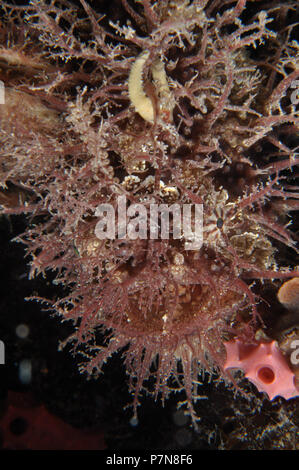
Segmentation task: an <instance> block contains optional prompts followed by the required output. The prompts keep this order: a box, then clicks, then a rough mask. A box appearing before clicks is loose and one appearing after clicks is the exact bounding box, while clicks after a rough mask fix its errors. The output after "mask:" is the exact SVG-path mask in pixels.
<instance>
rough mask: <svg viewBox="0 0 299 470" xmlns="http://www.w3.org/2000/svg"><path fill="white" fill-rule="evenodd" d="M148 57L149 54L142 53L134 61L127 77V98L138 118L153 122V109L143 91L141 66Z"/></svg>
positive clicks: (146, 52)
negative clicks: (138, 115)
mask: <svg viewBox="0 0 299 470" xmlns="http://www.w3.org/2000/svg"><path fill="white" fill-rule="evenodd" d="M148 57H149V52H148V51H144V52H142V53H141V54H140V55H139V56H138V57H137V59H136V60H135V62H134V64H133V66H132V68H131V72H130V75H129V83H128V87H129V97H130V100H131V102H132V104H133V105H134V106H135V109H136V111H137V113H138V114H140V116H141V117H142V118H143V119H145V120H146V121H149V122H153V121H154V107H153V104H152V102H151V100H150V99H149V98H148V96H146V94H145V93H144V91H143V81H142V72H143V66H144V64H145V62H146V61H147V59H148Z"/></svg>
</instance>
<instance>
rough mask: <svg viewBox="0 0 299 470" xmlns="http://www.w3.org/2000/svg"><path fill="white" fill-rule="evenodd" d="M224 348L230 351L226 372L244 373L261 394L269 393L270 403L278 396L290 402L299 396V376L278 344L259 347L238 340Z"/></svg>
mask: <svg viewBox="0 0 299 470" xmlns="http://www.w3.org/2000/svg"><path fill="white" fill-rule="evenodd" d="M224 345H225V348H226V362H225V364H224V369H225V370H226V369H230V368H237V369H242V370H243V371H244V372H245V377H246V378H247V379H248V380H250V382H252V383H253V384H254V385H255V386H256V387H257V389H258V390H259V392H266V393H267V394H268V396H269V399H270V400H273V398H275V397H276V396H278V395H279V396H281V397H283V398H285V399H286V400H288V399H289V398H294V397H297V396H299V390H298V389H297V388H296V386H295V383H294V379H295V375H294V373H293V372H292V371H291V369H290V367H289V366H288V363H287V361H286V359H285V358H284V356H283V355H282V353H281V351H280V349H279V348H278V346H277V343H276V341H272V342H271V343H260V344H259V345H258V346H255V345H245V344H243V343H242V342H241V341H240V340H238V339H237V340H232V341H229V342H227V343H224Z"/></svg>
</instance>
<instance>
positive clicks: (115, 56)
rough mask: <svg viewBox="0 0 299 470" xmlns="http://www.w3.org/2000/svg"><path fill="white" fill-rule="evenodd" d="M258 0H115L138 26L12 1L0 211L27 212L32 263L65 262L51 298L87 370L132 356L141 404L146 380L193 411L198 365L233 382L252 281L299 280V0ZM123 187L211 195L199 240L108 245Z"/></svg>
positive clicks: (255, 317)
mask: <svg viewBox="0 0 299 470" xmlns="http://www.w3.org/2000/svg"><path fill="white" fill-rule="evenodd" d="M158 3H159V6H158ZM255 3H256V2H246V0H239V1H238V2H226V4H225V7H224V8H223V7H222V8H220V7H221V6H222V2H221V1H217V0H214V1H208V0H205V1H194V2H193V3H192V4H191V5H189V2H188V1H182V0H174V1H165V2H157V3H154V2H150V1H149V0H143V1H142V2H135V3H134V2H127V1H126V0H122V5H123V8H124V10H125V11H126V12H127V14H128V15H130V16H131V21H132V23H131V24H130V25H126V24H124V23H123V22H117V21H109V18H103V17H102V16H101V14H100V13H98V12H96V11H93V10H92V9H91V7H90V6H89V5H88V4H87V2H85V1H84V0H81V7H74V5H73V4H72V3H71V2H68V1H66V0H61V1H60V2H56V1H55V0H51V1H33V2H32V4H31V5H30V7H27V8H24V7H11V6H9V5H8V4H6V3H5V2H4V3H3V6H2V8H3V9H4V10H5V13H6V23H5V25H6V27H7V32H5V29H4V30H3V31H4V32H3V31H2V33H1V34H2V35H3V40H4V44H5V43H6V42H5V40H6V39H7V38H8V36H10V37H13V38H14V44H13V45H11V41H10V45H9V46H7V47H6V46H3V47H2V48H1V50H0V58H1V63H2V64H3V66H2V68H1V77H0V78H1V79H2V80H3V81H4V82H5V85H6V92H7V93H6V104H5V106H4V107H3V106H2V107H1V109H0V116H1V122H2V131H1V132H2V135H1V138H2V167H1V175H0V176H1V182H2V186H3V188H4V189H3V191H2V193H1V204H2V207H3V212H4V213H7V214H8V213H22V212H25V213H29V214H32V216H33V217H34V218H33V219H32V218H31V221H32V220H33V223H31V225H30V226H29V228H28V231H27V232H26V233H25V234H24V235H22V236H20V240H22V241H23V242H24V243H25V244H26V245H27V248H28V253H29V254H30V256H31V275H32V276H34V275H37V274H39V273H45V272H46V271H47V270H49V269H50V270H54V271H56V273H57V278H56V282H59V283H62V285H64V286H65V287H66V288H68V289H69V294H68V295H67V296H66V297H65V298H62V299H58V300H57V301H55V302H54V301H53V302H52V304H51V307H52V308H53V309H54V310H55V311H56V312H57V313H58V314H59V315H60V316H61V319H62V320H67V319H71V320H73V322H74V325H75V329H74V334H73V336H72V337H71V338H70V339H69V340H70V341H72V342H73V344H74V351H81V353H82V354H83V357H84V361H83V363H82V365H81V370H82V371H87V372H88V373H93V372H99V371H101V368H102V365H103V364H104V363H105V362H106V361H107V360H108V359H109V357H110V356H111V355H112V354H113V353H114V352H116V351H123V353H124V363H125V366H126V368H127V371H128V374H129V379H130V387H131V388H132V390H133V391H134V400H133V406H134V410H135V412H136V408H137V405H138V401H139V395H140V393H141V391H142V390H143V388H144V387H145V384H146V380H147V379H148V378H149V377H150V376H153V378H154V385H153V387H152V388H151V392H152V393H153V394H154V396H158V395H159V394H160V393H161V395H162V399H163V400H164V399H165V398H166V397H167V395H168V394H169V393H170V392H171V390H172V389H173V388H176V389H178V388H179V389H180V388H182V389H184V390H185V392H186V401H185V402H183V403H181V404H182V405H185V406H186V407H187V409H188V411H189V413H190V415H191V417H192V419H193V421H194V422H196V419H197V417H196V413H195V412H194V407H193V402H194V401H195V400H196V399H197V398H198V397H197V383H198V374H199V372H200V371H202V370H203V369H204V370H208V371H213V370H215V369H216V370H217V371H218V372H219V374H220V376H221V377H226V378H227V379H229V378H230V377H229V375H228V374H226V372H225V371H224V369H223V365H224V361H225V348H224V345H223V343H224V341H225V340H228V339H229V338H233V337H237V338H239V339H240V340H245V342H254V341H255V333H256V330H257V329H258V328H261V327H262V326H263V324H262V322H261V320H260V315H259V307H258V306H257V305H258V302H261V300H262V290H261V284H260V283H259V280H269V281H266V282H269V283H272V281H273V280H275V279H278V280H279V279H281V280H286V279H288V278H290V277H292V278H294V277H296V276H299V272H298V270H297V268H296V266H294V265H293V266H292V267H289V266H278V264H277V263H278V259H279V250H280V249H281V248H282V247H289V248H290V249H295V242H294V240H293V235H292V232H291V231H289V230H288V229H287V228H286V226H287V224H288V223H289V221H290V217H289V214H290V212H291V211H292V210H295V209H298V208H299V203H298V202H297V200H298V198H299V195H298V192H297V187H296V186H295V184H294V180H293V179H292V175H293V174H294V173H292V169H294V167H295V166H296V165H297V161H298V157H297V155H296V145H295V144H294V136H296V132H298V131H297V129H298V112H297V111H296V106H295V104H293V103H292V102H291V100H290V95H291V93H292V91H293V90H292V88H291V85H292V83H293V82H294V81H295V80H296V79H297V78H298V76H299V72H298V44H297V43H296V42H295V41H292V30H293V28H292V26H291V25H288V28H285V26H286V25H287V24H288V23H287V21H288V17H289V16H290V15H291V14H292V11H293V10H294V8H295V5H293V4H292V3H285V5H284V7H283V8H282V10H280V13H279V15H278V13H277V10H276V9H275V8H273V9H271V10H270V11H269V12H267V11H264V10H262V8H261V7H260V5H255ZM258 3H259V4H260V2H258ZM24 11H25V14H26V23H23V17H24ZM277 15H278V16H277ZM286 31H287V32H286ZM23 35H24V37H23ZM24 41H25V46H22V48H21V47H20V46H18V44H23V42H24ZM259 45H261V47H260V49H257V50H258V51H259V50H261V53H260V55H259V53H258V52H255V48H256V47H257V46H259ZM140 54H143V55H140ZM140 57H141V58H142V60H141V62H140ZM136 61H139V62H136ZM136 64H137V65H136ZM136 70H137V72H138V73H136V74H135V72H136ZM132 73H133V79H132ZM165 74H166V77H167V81H166V79H165ZM159 77H162V78H159ZM134 80H137V84H136V87H138V89H137V93H134V92H133V93H132V91H131V93H129V91H130V88H131V90H132V86H133V84H134ZM138 80H139V82H138ZM136 96H137V103H136ZM139 98H140V99H141V100H145V98H147V99H146V100H145V101H146V104H147V105H150V104H151V105H152V109H151V110H150V116H149V117H150V119H146V120H144V119H143V117H142V113H139V112H138V100H139ZM20 103H23V106H22V107H20ZM140 114H141V115H140ZM145 117H146V116H145ZM16 136H17V137H16ZM121 195H124V196H126V198H127V199H128V200H129V201H130V202H131V203H142V204H144V205H145V206H146V207H149V205H150V203H157V204H160V203H165V204H172V203H177V204H179V205H182V204H196V203H201V204H203V207H204V222H203V223H204V226H203V231H204V239H203V247H202V248H201V249H200V250H193V251H192V250H189V251H186V250H185V248H184V245H185V240H184V238H183V237H182V238H181V239H179V240H175V239H173V238H172V237H170V239H169V240H161V239H157V240H151V239H146V240H141V239H137V240H129V239H115V240H99V239H98V238H97V237H96V235H95V227H96V224H97V222H98V220H97V217H96V216H95V211H96V208H97V207H98V205H99V204H100V203H107V202H109V203H110V204H112V205H113V206H114V207H115V208H116V207H117V202H118V197H119V196H121ZM283 249H284V248H283ZM253 281H255V282H253ZM275 282H276V281H275ZM277 285H278V286H279V282H278V284H275V285H274V287H275V286H277ZM275 288H276V287H275ZM99 332H100V333H101V335H100V336H99V334H98V333H99Z"/></svg>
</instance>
